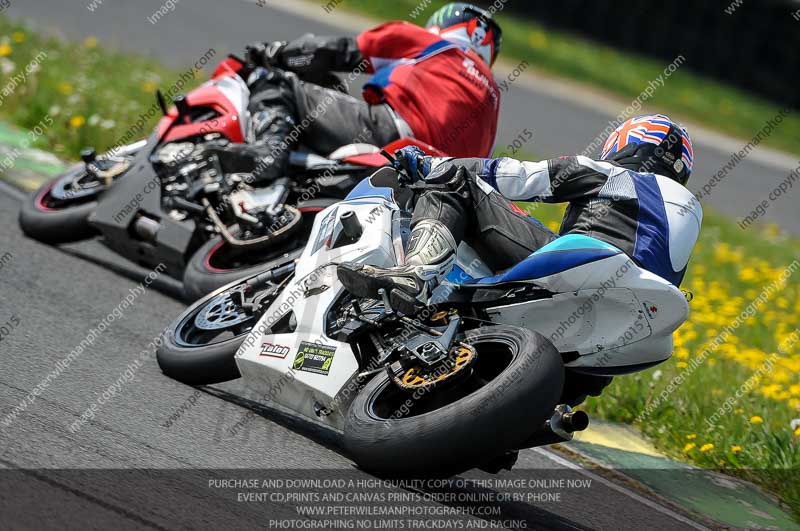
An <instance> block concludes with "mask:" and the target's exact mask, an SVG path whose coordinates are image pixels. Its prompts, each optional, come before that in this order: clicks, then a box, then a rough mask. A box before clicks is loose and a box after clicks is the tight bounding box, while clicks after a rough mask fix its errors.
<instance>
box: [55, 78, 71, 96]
mask: <svg viewBox="0 0 800 531" xmlns="http://www.w3.org/2000/svg"><path fill="white" fill-rule="evenodd" d="M74 90H75V87H73V86H72V84H71V83H67V82H66V81H62V82H61V83H59V84H58V91H59V92H60V93H61V94H63V95H64V96H69V95H70V94H72V93H73V91H74Z"/></svg>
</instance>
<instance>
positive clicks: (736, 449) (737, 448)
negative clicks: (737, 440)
mask: <svg viewBox="0 0 800 531" xmlns="http://www.w3.org/2000/svg"><path fill="white" fill-rule="evenodd" d="M741 451H742V447H741V446H739V445H738V444H737V445H735V446H731V452H732V453H733V454H738V453H739V452H741Z"/></svg>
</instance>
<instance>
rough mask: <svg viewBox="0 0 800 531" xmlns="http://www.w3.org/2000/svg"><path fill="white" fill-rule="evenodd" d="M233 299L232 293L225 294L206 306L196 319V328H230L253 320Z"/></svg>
mask: <svg viewBox="0 0 800 531" xmlns="http://www.w3.org/2000/svg"><path fill="white" fill-rule="evenodd" d="M252 318H253V316H252V315H248V314H247V313H245V312H244V310H242V309H241V308H240V307H239V306H237V305H236V303H234V302H233V300H232V299H231V294H230V293H223V294H222V295H219V296H217V297H215V298H214V299H212V300H211V302H209V303H208V304H206V306H205V308H203V309H202V310H201V311H200V313H198V314H197V317H195V319H194V323H195V326H197V328H200V329H202V330H220V329H223V328H230V327H232V326H236V325H238V324H241V323H244V322H245V321H249V320H250V319H252Z"/></svg>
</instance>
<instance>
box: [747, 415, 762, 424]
mask: <svg viewBox="0 0 800 531" xmlns="http://www.w3.org/2000/svg"><path fill="white" fill-rule="evenodd" d="M750 423H751V424H763V423H764V419H762V418H761V417H759V416H758V415H753V416H752V417H750Z"/></svg>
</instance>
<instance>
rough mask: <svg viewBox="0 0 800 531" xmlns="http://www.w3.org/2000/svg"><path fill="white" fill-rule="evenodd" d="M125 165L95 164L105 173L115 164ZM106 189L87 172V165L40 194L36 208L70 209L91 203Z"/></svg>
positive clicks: (98, 162) (71, 172)
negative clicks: (76, 205)
mask: <svg viewBox="0 0 800 531" xmlns="http://www.w3.org/2000/svg"><path fill="white" fill-rule="evenodd" d="M124 163H125V162H123V161H114V160H109V159H98V160H97V161H96V162H95V164H99V165H101V169H102V170H104V171H109V170H111V169H113V166H114V164H124ZM123 173H124V171H123ZM105 189H106V186H105V185H104V184H103V183H102V182H101V181H100V180H99V179H98V177H97V176H95V175H92V174H90V173H89V172H88V171H86V166H85V165H80V166H75V167H74V168H72V169H70V170H68V171H67V172H66V173H65V174H64V175H62V176H61V177H59V178H58V179H56V180H55V181H53V182H52V183H51V184H50V185H49V186H47V187H46V188H44V189H43V190H42V191H41V192H40V193H39V195H38V196H37V197H36V201H35V203H36V208H37V209H39V210H41V211H43V212H52V211H54V210H59V209H64V208H69V207H70V206H74V205H75V204H80V203H85V202H88V201H91V200H92V199H94V198H95V197H97V195H99V194H100V193H101V192H103V191H104V190H105Z"/></svg>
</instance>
